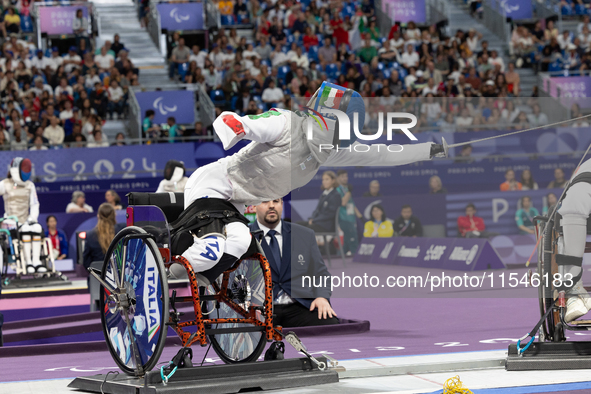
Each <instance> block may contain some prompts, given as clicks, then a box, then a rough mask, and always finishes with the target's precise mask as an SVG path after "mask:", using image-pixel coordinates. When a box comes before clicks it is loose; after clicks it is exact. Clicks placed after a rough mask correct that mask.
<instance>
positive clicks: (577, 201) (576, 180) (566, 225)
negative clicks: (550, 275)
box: [556, 159, 591, 322]
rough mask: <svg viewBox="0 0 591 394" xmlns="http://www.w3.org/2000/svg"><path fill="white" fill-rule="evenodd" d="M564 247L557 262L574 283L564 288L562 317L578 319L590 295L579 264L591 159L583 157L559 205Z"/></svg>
mask: <svg viewBox="0 0 591 394" xmlns="http://www.w3.org/2000/svg"><path fill="white" fill-rule="evenodd" d="M558 213H559V214H560V215H561V216H562V220H561V223H560V224H561V225H562V229H563V234H564V251H563V252H562V253H560V252H561V251H560V249H559V254H558V255H557V256H556V263H557V264H558V265H559V266H560V265H563V266H564V267H565V269H564V273H565V274H567V273H570V274H572V275H573V282H574V286H573V287H572V288H570V289H567V290H566V295H567V297H568V300H567V303H566V315H565V320H566V321H567V322H570V321H573V320H575V319H578V318H579V317H581V316H583V315H584V314H586V313H587V312H589V310H591V298H590V297H589V293H587V291H586V290H585V288H584V287H583V281H582V280H581V276H582V267H581V265H582V264H583V255H584V253H585V243H586V239H587V231H588V230H587V219H588V218H589V214H591V159H590V160H587V161H585V162H584V163H583V164H581V166H580V167H579V169H578V170H577V172H576V173H575V174H574V177H573V180H572V181H571V183H570V185H569V186H568V189H567V191H566V195H565V197H564V199H563V200H562V205H561V206H560V208H559V209H558Z"/></svg>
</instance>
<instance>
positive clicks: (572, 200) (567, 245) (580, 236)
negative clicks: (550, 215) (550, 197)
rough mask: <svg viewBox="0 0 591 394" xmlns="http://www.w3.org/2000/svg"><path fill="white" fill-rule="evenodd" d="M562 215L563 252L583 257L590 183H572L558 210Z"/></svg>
mask: <svg viewBox="0 0 591 394" xmlns="http://www.w3.org/2000/svg"><path fill="white" fill-rule="evenodd" d="M558 213H559V214H560V215H562V222H561V224H562V228H563V230H564V254H565V255H567V256H575V257H583V254H584V253H585V242H586V239H587V218H588V217H589V215H590V214H591V184H589V183H586V182H581V183H577V184H575V185H573V186H572V187H571V188H570V189H569V190H568V192H567V194H566V197H565V198H564V200H563V201H562V206H561V207H560V209H559V210H558Z"/></svg>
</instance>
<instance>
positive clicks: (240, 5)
mask: <svg viewBox="0 0 591 394" xmlns="http://www.w3.org/2000/svg"><path fill="white" fill-rule="evenodd" d="M234 17H235V18H236V21H238V23H239V24H248V23H249V22H250V18H249V16H248V8H247V6H246V3H244V1H243V0H238V1H237V2H236V4H234Z"/></svg>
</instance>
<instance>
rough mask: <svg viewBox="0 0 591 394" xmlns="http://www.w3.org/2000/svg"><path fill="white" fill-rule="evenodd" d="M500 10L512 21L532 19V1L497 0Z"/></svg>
mask: <svg viewBox="0 0 591 394" xmlns="http://www.w3.org/2000/svg"><path fill="white" fill-rule="evenodd" d="M496 1H497V6H498V10H500V11H502V10H504V13H505V16H507V17H508V18H512V19H517V20H518V19H528V18H531V17H532V6H531V1H530V0H496Z"/></svg>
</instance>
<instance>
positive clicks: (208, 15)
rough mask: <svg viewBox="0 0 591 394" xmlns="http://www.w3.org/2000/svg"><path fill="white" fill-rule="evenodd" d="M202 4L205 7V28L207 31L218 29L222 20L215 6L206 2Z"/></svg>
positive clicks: (210, 2)
mask: <svg viewBox="0 0 591 394" xmlns="http://www.w3.org/2000/svg"><path fill="white" fill-rule="evenodd" d="M203 4H204V5H205V26H206V27H207V29H211V28H218V29H219V28H220V27H221V25H222V20H221V16H220V11H219V9H218V7H217V5H216V4H215V3H213V2H212V1H208V0H206V1H205V2H204V3H203ZM251 18H252V15H251Z"/></svg>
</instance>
